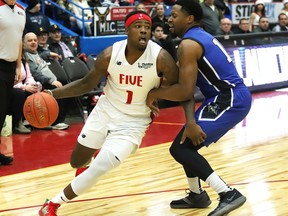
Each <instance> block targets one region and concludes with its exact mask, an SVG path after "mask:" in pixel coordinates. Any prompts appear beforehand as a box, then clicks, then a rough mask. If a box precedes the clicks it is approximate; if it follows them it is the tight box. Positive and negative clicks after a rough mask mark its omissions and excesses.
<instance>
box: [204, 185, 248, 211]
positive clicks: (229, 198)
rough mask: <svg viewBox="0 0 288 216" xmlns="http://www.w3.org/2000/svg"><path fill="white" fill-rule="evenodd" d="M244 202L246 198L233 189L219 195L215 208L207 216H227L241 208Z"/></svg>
mask: <svg viewBox="0 0 288 216" xmlns="http://www.w3.org/2000/svg"><path fill="white" fill-rule="evenodd" d="M245 202H246V197H245V196H243V195H242V194H241V193H240V192H239V191H238V190H236V189H235V188H234V189H233V190H231V191H228V192H226V193H221V194H220V197H219V204H218V206H217V208H216V209H214V211H212V212H210V213H209V214H208V216H222V215H227V214H228V213H229V212H231V211H233V210H235V209H237V208H239V207H240V206H242V205H243V204H244V203H245Z"/></svg>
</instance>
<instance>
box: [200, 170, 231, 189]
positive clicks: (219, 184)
mask: <svg viewBox="0 0 288 216" xmlns="http://www.w3.org/2000/svg"><path fill="white" fill-rule="evenodd" d="M205 182H206V183H207V184H208V185H209V186H210V187H211V188H212V189H213V190H214V191H216V193H218V194H220V193H223V192H227V191H230V190H232V189H231V188H230V187H229V186H228V185H227V184H226V183H225V182H224V181H223V180H222V179H221V178H220V177H219V176H218V175H217V174H216V173H215V172H213V173H212V174H211V175H210V176H208V178H207V179H206V181H205Z"/></svg>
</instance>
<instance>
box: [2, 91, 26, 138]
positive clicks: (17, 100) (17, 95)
mask: <svg viewBox="0 0 288 216" xmlns="http://www.w3.org/2000/svg"><path fill="white" fill-rule="evenodd" d="M25 99H26V98H25V93H24V92H23V91H22V90H21V89H19V88H13V90H12V97H11V100H10V106H9V109H8V112H7V114H8V115H11V116H12V132H13V133H15V134H30V133H31V130H30V129H29V128H26V127H25V126H24V123H23V118H22V113H23V106H24V103H25Z"/></svg>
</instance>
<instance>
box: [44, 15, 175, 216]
mask: <svg viewBox="0 0 288 216" xmlns="http://www.w3.org/2000/svg"><path fill="white" fill-rule="evenodd" d="M125 27H126V33H127V35H128V38H127V39H126V40H122V41H119V42H116V43H114V44H113V46H111V47H108V48H107V49H105V50H104V51H103V52H102V53H100V54H99V55H98V56H97V59H96V62H95V67H94V69H92V70H91V71H90V72H89V74H88V75H87V76H85V77H84V78H83V79H80V80H77V81H75V82H72V83H69V84H67V85H65V86H63V87H61V88H57V89H54V90H52V91H49V90H47V92H50V94H52V95H53V96H54V97H55V98H56V99H60V98H67V97H75V96H79V95H82V94H84V93H86V92H89V91H91V90H92V89H93V88H94V87H95V86H97V85H98V84H99V83H100V81H101V80H102V77H103V76H105V75H106V73H107V80H106V84H105V86H104V89H103V94H102V95H101V96H100V98H99V100H98V103H97V104H96V106H95V108H94V109H93V111H92V112H91V113H90V115H89V117H88V119H87V121H86V123H85V125H84V127H83V129H82V131H81V133H80V135H79V137H78V140H77V141H78V142H77V143H76V147H75V149H74V151H73V153H72V156H71V160H70V163H71V166H72V167H74V168H81V167H84V166H86V168H87V169H86V170H85V171H84V172H82V173H80V172H78V173H80V174H79V175H78V176H77V177H76V178H74V180H73V181H72V182H71V183H70V184H69V185H68V186H67V187H66V188H65V189H64V190H63V191H61V192H60V193H59V194H58V195H56V196H55V197H54V198H52V199H51V200H50V201H47V202H45V203H44V205H43V206H42V208H41V209H40V210H39V215H40V216H55V215H57V209H58V208H59V207H60V205H62V204H64V203H66V202H68V201H70V200H72V199H73V198H75V197H76V196H78V195H80V194H83V193H84V192H85V191H86V190H88V189H90V188H91V187H92V186H93V185H94V184H95V183H96V182H97V181H99V178H100V177H101V176H103V175H104V174H105V173H107V172H108V171H110V170H112V169H114V168H115V167H117V166H119V165H120V163H121V162H122V161H124V160H125V159H126V158H127V157H128V156H129V155H130V154H132V153H134V152H135V151H136V150H137V148H138V147H139V145H140V143H141V141H142V138H143V136H144V134H145V131H146V130H147V128H148V126H149V124H150V123H151V110H150V108H149V107H148V106H147V105H146V97H147V94H148V92H149V91H150V90H151V89H153V88H158V87H159V86H160V81H161V79H162V77H163V78H165V80H166V81H168V84H175V83H177V81H178V67H177V65H176V63H175V61H174V60H173V58H172V57H171V56H170V54H168V52H167V51H165V50H164V49H162V48H161V47H160V46H159V45H158V44H156V43H154V42H152V41H151V40H150V36H151V18H150V16H149V15H148V14H147V13H146V12H143V11H133V12H131V13H129V14H128V15H127V17H126V19H125ZM100 148H101V151H100V152H99V153H98V155H97V157H96V158H95V159H94V160H93V161H91V158H92V156H93V155H94V153H95V152H96V151H97V149H100ZM89 162H90V164H89V166H87V164H88V163H89Z"/></svg>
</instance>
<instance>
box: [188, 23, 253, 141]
mask: <svg viewBox="0 0 288 216" xmlns="http://www.w3.org/2000/svg"><path fill="white" fill-rule="evenodd" d="M187 39H188V40H194V41H196V42H197V43H199V44H200V45H201V46H202V48H203V56H202V57H201V58H200V59H199V60H198V78H197V83H196V85H197V86H198V87H199V89H200V91H201V92H202V94H203V95H204V96H205V100H204V101H203V103H202V104H201V106H200V107H199V108H198V109H197V111H196V113H195V119H196V122H197V124H198V125H199V126H200V127H201V128H202V130H203V131H204V132H205V133H206V134H207V138H206V140H205V142H204V143H203V144H204V145H206V146H208V145H209V144H211V143H213V142H216V141H217V140H218V139H219V138H221V137H222V136H223V135H224V134H225V133H226V132H227V131H228V130H230V129H231V128H232V127H234V126H235V125H236V124H237V123H239V122H240V121H241V120H243V118H244V117H245V116H246V115H247V114H248V112H249V110H250V107H251V100H252V98H251V94H250V91H249V90H248V88H247V87H246V86H245V84H244V83H243V80H242V78H241V77H240V76H239V74H238V72H237V70H236V67H235V66H234V64H233V62H232V59H231V58H230V57H229V55H228V54H227V52H226V51H225V49H224V47H223V46H222V45H221V44H220V43H219V41H218V40H217V39H216V38H214V37H213V36H211V35H210V34H208V33H207V32H205V31H204V30H203V29H202V28H200V27H192V28H190V29H189V30H188V31H187V32H186V33H185V35H184V37H183V40H187ZM211 121H213V124H210V123H211ZM215 128H217V129H215Z"/></svg>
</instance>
